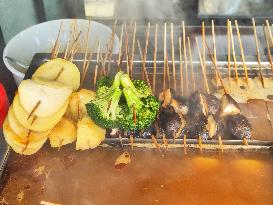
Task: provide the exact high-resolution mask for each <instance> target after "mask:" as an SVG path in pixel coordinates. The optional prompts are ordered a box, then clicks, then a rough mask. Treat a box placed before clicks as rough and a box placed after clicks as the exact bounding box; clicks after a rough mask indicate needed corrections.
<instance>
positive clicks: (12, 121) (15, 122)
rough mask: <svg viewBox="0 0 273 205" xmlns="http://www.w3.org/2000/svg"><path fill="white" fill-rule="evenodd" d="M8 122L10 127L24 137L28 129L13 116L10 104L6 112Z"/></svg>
mask: <svg viewBox="0 0 273 205" xmlns="http://www.w3.org/2000/svg"><path fill="white" fill-rule="evenodd" d="M8 122H9V125H10V127H11V129H12V130H13V131H14V132H15V133H16V134H17V135H18V136H21V137H22V138H26V137H27V136H28V134H29V129H27V128H25V127H24V126H23V125H21V124H20V122H19V121H18V120H17V118H16V117H15V114H14V111H13V107H12V106H11V107H10V108H9V112H8Z"/></svg>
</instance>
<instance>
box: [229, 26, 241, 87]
mask: <svg viewBox="0 0 273 205" xmlns="http://www.w3.org/2000/svg"><path fill="white" fill-rule="evenodd" d="M229 31H230V39H231V48H232V56H233V62H234V70H235V78H236V83H237V84H238V82H239V78H238V71H237V62H236V54H235V49H234V41H233V33H232V26H231V21H229Z"/></svg>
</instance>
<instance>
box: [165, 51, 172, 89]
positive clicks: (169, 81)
mask: <svg viewBox="0 0 273 205" xmlns="http://www.w3.org/2000/svg"><path fill="white" fill-rule="evenodd" d="M166 68H167V78H168V88H171V77H170V67H169V58H168V53H166Z"/></svg>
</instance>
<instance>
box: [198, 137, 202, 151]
mask: <svg viewBox="0 0 273 205" xmlns="http://www.w3.org/2000/svg"><path fill="white" fill-rule="evenodd" d="M198 145H199V149H200V152H201V153H203V146H202V138H201V136H200V135H198Z"/></svg>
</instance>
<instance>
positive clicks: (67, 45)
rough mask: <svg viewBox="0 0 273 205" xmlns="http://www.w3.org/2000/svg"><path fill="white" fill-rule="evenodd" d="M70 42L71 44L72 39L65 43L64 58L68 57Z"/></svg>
mask: <svg viewBox="0 0 273 205" xmlns="http://www.w3.org/2000/svg"><path fill="white" fill-rule="evenodd" d="M69 44H70V39H69V40H68V41H67V43H66V45H65V50H64V56H63V58H64V59H67V54H68V48H69Z"/></svg>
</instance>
